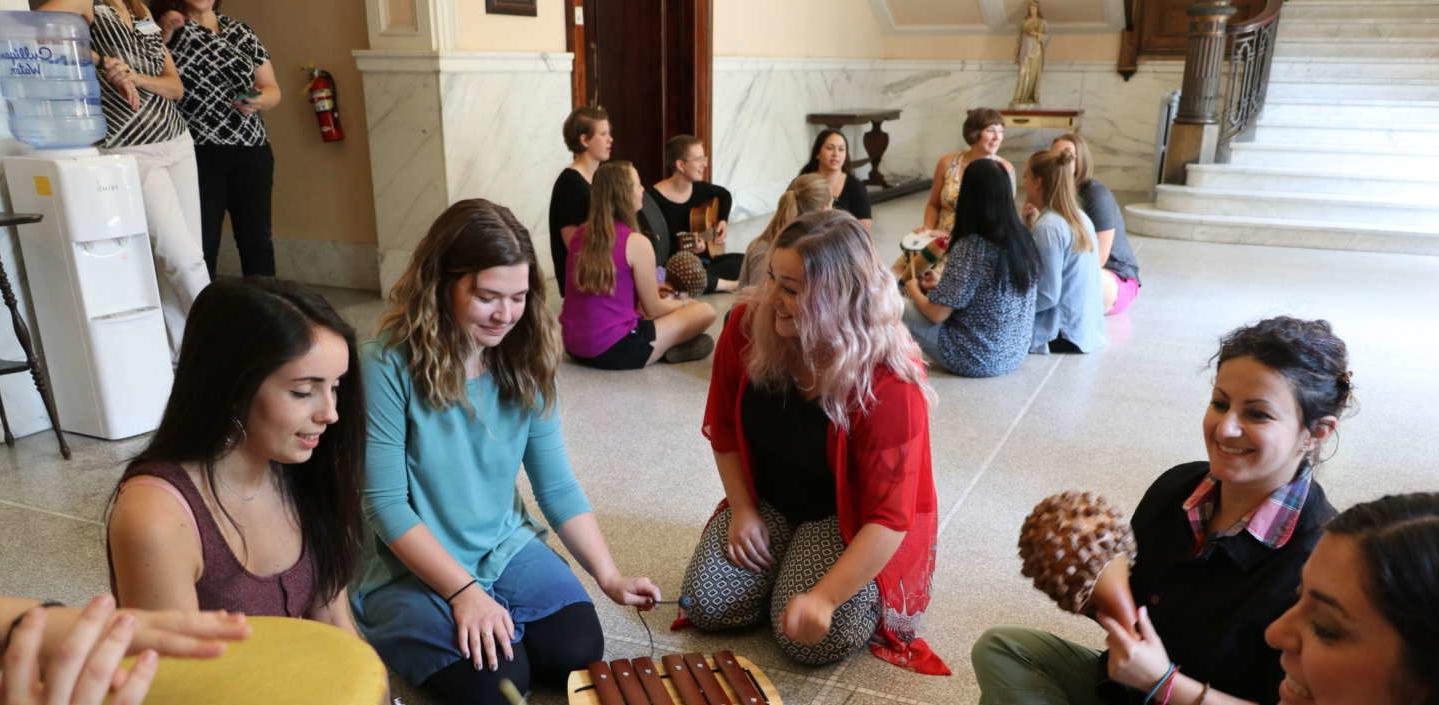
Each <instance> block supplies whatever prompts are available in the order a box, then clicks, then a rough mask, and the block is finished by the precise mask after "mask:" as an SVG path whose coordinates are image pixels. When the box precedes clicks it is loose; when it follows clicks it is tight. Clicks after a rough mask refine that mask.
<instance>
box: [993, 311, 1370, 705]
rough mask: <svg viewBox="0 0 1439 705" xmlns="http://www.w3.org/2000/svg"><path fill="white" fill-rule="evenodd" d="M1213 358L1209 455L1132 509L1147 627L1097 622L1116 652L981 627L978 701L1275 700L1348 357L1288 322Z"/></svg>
mask: <svg viewBox="0 0 1439 705" xmlns="http://www.w3.org/2000/svg"><path fill="white" fill-rule="evenodd" d="M1215 360H1216V361H1217V363H1216V368H1215V373H1214V388H1213V390H1212V391H1211V393H1210V399H1209V405H1208V410H1207V411H1206V412H1205V414H1204V418H1203V422H1202V424H1201V430H1202V432H1203V436H1204V447H1205V450H1206V451H1207V455H1208V461H1207V462H1192V463H1184V464H1182V465H1177V466H1175V467H1173V468H1170V469H1169V470H1167V471H1165V472H1164V474H1162V475H1160V476H1159V478H1158V479H1157V480H1155V481H1154V483H1153V484H1152V485H1150V486H1149V489H1148V490H1147V491H1146V492H1145V493H1144V498H1143V499H1142V500H1140V502H1139V506H1138V507H1137V508H1135V510H1134V514H1133V516H1132V518H1131V520H1130V524H1131V525H1132V526H1133V529H1134V537H1135V539H1136V541H1137V543H1138V556H1137V558H1136V560H1135V562H1134V567H1133V569H1132V571H1131V573H1130V577H1129V588H1130V590H1131V591H1132V593H1133V598H1134V604H1136V605H1140V606H1141V607H1140V610H1139V616H1138V624H1137V625H1128V624H1120V623H1119V622H1116V621H1115V620H1113V619H1111V618H1109V617H1104V616H1101V617H1099V621H1100V623H1101V625H1103V626H1104V628H1105V630H1106V631H1107V632H1108V635H1109V637H1108V643H1109V650H1108V651H1107V652H1100V651H1097V650H1095V649H1092V648H1089V647H1087V646H1083V645H1080V644H1075V643H1072V642H1069V641H1066V640H1064V639H1061V638H1059V637H1057V636H1054V635H1053V634H1049V633H1047V632H1042V631H1038V630H1033V629H1024V628H1020V627H996V628H993V629H990V630H989V631H986V632H985V633H984V635H983V636H981V637H980V638H979V640H978V641H977V642H976V643H975V645H974V649H973V653H972V659H973V664H974V672H975V676H976V677H977V678H978V680H979V688H980V691H981V696H980V703H981V705H1024V704H1035V703H1045V704H1049V705H1065V704H1068V705H1080V704H1084V705H1091V704H1093V705H1099V704H1105V705H1139V704H1140V703H1162V702H1164V701H1166V700H1167V701H1168V702H1170V703H1181V704H1184V705H1187V704H1188V703H1201V704H1202V705H1237V704H1239V703H1263V704H1266V705H1268V704H1271V703H1274V702H1275V701H1276V699H1277V698H1278V688H1279V683H1280V681H1281V680H1282V679H1283V676H1284V673H1283V671H1281V670H1280V666H1279V657H1278V654H1277V653H1275V651H1274V650H1273V649H1271V648H1270V647H1269V646H1268V645H1266V644H1265V637H1264V630H1265V627H1266V626H1268V625H1269V623H1270V622H1273V621H1274V620H1275V619H1276V618H1278V617H1279V616H1280V615H1281V614H1283V613H1284V611H1285V610H1287V609H1289V607H1290V605H1292V604H1294V597H1295V594H1296V589H1297V588H1298V587H1299V577H1300V570H1301V568H1302V566H1303V565H1304V562H1305V561H1306V560H1307V559H1308V558H1309V554H1310V552H1312V551H1313V550H1314V547H1315V544H1316V543H1317V542H1318V541H1319V536H1320V533H1321V532H1322V531H1323V527H1324V524H1325V522H1327V521H1329V519H1330V518H1331V517H1333V516H1334V508H1333V507H1331V506H1330V504H1329V501H1328V500H1327V499H1326V498H1325V495H1324V490H1323V488H1321V487H1320V485H1319V481H1318V480H1317V479H1316V478H1315V466H1316V465H1317V464H1318V461H1319V457H1320V451H1321V449H1322V448H1323V446H1324V442H1325V441H1326V440H1328V439H1329V438H1330V437H1331V436H1333V435H1334V433H1335V430H1336V428H1337V427H1338V423H1339V416H1341V415H1342V414H1343V413H1344V410H1345V409H1346V408H1348V406H1349V404H1350V375H1349V372H1348V354H1347V352H1346V348H1345V345H1344V341H1342V340H1340V339H1339V338H1337V337H1335V335H1334V333H1333V332H1332V331H1331V330H1330V328H1329V324H1328V323H1326V322H1324V321H1303V320H1297V319H1293V318H1284V317H1281V318H1273V319H1269V320H1266V321H1261V322H1259V323H1257V324H1255V325H1252V326H1246V327H1244V328H1240V329H1238V330H1235V331H1233V332H1231V333H1229V334H1228V335H1226V336H1225V337H1224V339H1223V341H1222V342H1221V343H1220V346H1219V352H1218V353H1217V354H1216V355H1215ZM1146 694H1148V695H1149V697H1146ZM1285 702H1288V703H1297V702H1301V701H1299V700H1297V699H1286V701H1285Z"/></svg>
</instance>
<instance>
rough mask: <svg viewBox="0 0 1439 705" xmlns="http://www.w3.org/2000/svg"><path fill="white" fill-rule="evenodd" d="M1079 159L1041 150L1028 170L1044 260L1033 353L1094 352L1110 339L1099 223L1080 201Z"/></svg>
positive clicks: (1028, 205)
mask: <svg viewBox="0 0 1439 705" xmlns="http://www.w3.org/2000/svg"><path fill="white" fill-rule="evenodd" d="M1073 162H1074V155H1071V154H1068V153H1065V152H1035V153H1034V156H1032V157H1030V158H1029V165H1028V166H1027V167H1026V168H1025V172H1024V193H1025V207H1024V210H1025V213H1026V214H1027V215H1028V216H1029V219H1030V223H1029V230H1030V232H1031V233H1032V234H1033V235H1034V244H1035V245H1036V246H1037V247H1038V248H1039V255H1040V260H1041V262H1042V263H1043V265H1042V266H1041V267H1040V274H1039V291H1038V295H1037V300H1036V302H1035V306H1034V336H1033V339H1032V341H1031V342H1030V347H1029V351H1030V352H1032V353H1049V352H1080V353H1089V352H1094V351H1096V350H1099V349H1101V348H1103V347H1104V346H1105V345H1106V344H1108V342H1109V341H1108V339H1107V338H1106V337H1105V335H1104V302H1103V301H1102V294H1101V290H1102V287H1101V286H1100V282H1099V276H1100V274H1099V257H1098V255H1097V253H1096V251H1095V242H1094V224H1093V223H1091V222H1089V216H1087V215H1085V214H1084V211H1083V210H1082V209H1081V208H1080V206H1079V200H1078V197H1077V196H1076V194H1075V190H1074V167H1073Z"/></svg>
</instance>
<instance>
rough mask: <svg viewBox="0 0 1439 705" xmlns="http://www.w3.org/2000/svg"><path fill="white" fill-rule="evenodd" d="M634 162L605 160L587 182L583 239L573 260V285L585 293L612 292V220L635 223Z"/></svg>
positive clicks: (613, 222) (631, 226)
mask: <svg viewBox="0 0 1439 705" xmlns="http://www.w3.org/2000/svg"><path fill="white" fill-rule="evenodd" d="M633 169H634V165H632V164H630V163H629V162H627V161H624V160H619V159H617V160H614V161H609V162H605V163H604V164H601V165H600V168H599V169H596V170H595V179H594V182H593V183H592V184H590V216H589V219H588V220H586V221H585V241H584V244H583V245H581V246H580V256H579V258H578V259H576V261H575V285H576V286H578V287H579V290H580V291H583V292H585V293H586V294H603V295H605V296H609V295H610V294H613V293H615V257H614V249H615V222H616V221H618V222H621V223H624V224H625V225H626V226H628V227H629V229H630V230H638V229H639V225H637V224H635V212H634V211H635V209H634V203H633V202H632V201H631V200H630V199H631V198H633V196H632V195H631V194H632V192H633V190H634V177H633V176H632V174H633Z"/></svg>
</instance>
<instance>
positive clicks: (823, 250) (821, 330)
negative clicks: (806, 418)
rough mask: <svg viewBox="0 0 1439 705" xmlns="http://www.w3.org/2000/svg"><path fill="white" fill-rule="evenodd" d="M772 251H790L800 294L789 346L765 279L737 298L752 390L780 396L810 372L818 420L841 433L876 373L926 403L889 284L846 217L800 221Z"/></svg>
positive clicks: (900, 305)
mask: <svg viewBox="0 0 1439 705" xmlns="http://www.w3.org/2000/svg"><path fill="white" fill-rule="evenodd" d="M774 248H775V250H776V251H778V250H793V251H794V252H796V253H798V254H799V256H800V259H801V260H802V261H803V262H804V274H805V286H804V289H803V290H802V291H801V292H800V293H799V296H798V299H797V302H796V306H797V308H798V309H799V311H798V312H797V313H796V315H795V317H794V325H795V328H796V329H797V330H798V332H799V338H798V344H796V341H795V340H794V339H791V338H784V337H781V336H780V335H779V333H777V332H776V331H775V327H774V319H775V307H774V303H773V296H774V293H773V292H774V287H775V286H776V284H775V282H774V280H773V279H772V278H771V279H769V280H767V281H766V282H765V284H764V285H763V286H759V287H754V288H753V289H747V290H745V293H743V294H741V296H742V298H744V300H746V301H748V302H749V306H748V307H747V309H746V311H745V319H744V321H743V323H744V325H745V326H746V327H747V328H748V331H749V348H748V350H747V359H746V361H745V366H746V369H747V371H748V372H749V377H750V379H751V380H752V381H753V382H754V383H755V384H757V385H760V386H762V387H765V388H769V389H777V388H783V387H785V386H786V385H788V384H790V380H791V379H792V376H793V375H794V374H795V372H796V371H800V370H808V371H809V372H811V373H813V375H814V383H815V393H816V394H817V395H818V396H817V399H818V401H819V404H820V406H821V408H823V409H824V412H825V415H826V416H827V417H829V420H830V422H831V423H833V424H835V425H836V426H838V427H839V428H842V429H848V428H849V417H850V414H851V412H854V411H858V412H859V413H866V412H868V411H869V409H870V408H871V407H872V405H873V403H874V400H875V395H874V378H875V375H876V373H877V372H878V371H879V369H880V368H881V367H888V368H889V369H890V370H892V371H893V372H894V374H895V375H897V376H898V377H899V378H900V379H902V380H904V381H906V382H910V383H912V384H917V385H919V386H920V387H921V388H922V389H923V391H924V394H925V397H926V398H927V399H929V400H930V402H931V403H933V401H934V390H933V389H931V388H930V386H929V382H928V380H927V379H926V377H925V373H924V366H923V365H922V364H921V363H920V358H919V349H918V348H917V347H916V346H915V343H914V339H913V338H912V337H910V334H909V331H908V330H907V329H905V327H904V323H903V322H902V320H901V319H902V317H903V315H904V301H903V300H902V299H901V298H900V293H899V287H898V286H897V285H896V284H895V279H894V274H892V273H891V272H890V271H889V267H887V266H885V264H884V263H883V262H881V261H880V259H879V254H878V253H877V252H875V250H874V243H873V241H872V240H871V239H870V237H869V233H868V232H866V231H865V229H864V226H862V225H860V224H859V221H857V220H855V219H854V216H852V215H850V214H848V213H845V212H843V211H834V210H830V211H819V212H813V213H806V214H804V215H802V216H800V217H799V218H798V219H797V220H795V221H794V222H793V223H791V224H790V225H789V226H788V227H786V228H785V229H784V230H783V231H782V232H781V233H780V234H779V237H777V238H775V242H774Z"/></svg>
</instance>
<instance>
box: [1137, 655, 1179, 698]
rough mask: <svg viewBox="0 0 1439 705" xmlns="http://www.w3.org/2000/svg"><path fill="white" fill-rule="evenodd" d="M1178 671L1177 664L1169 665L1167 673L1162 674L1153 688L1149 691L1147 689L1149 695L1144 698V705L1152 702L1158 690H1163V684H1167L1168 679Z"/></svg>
mask: <svg viewBox="0 0 1439 705" xmlns="http://www.w3.org/2000/svg"><path fill="white" fill-rule="evenodd" d="M1178 670H1179V664H1175V663H1171V664H1169V670H1167V671H1165V672H1164V676H1162V677H1161V678H1160V679H1159V680H1158V681H1157V682H1156V683H1155V684H1154V687H1153V688H1150V689H1149V694H1148V695H1145V696H1144V705H1149V703H1150V702H1152V701H1153V700H1154V696H1155V695H1157V694H1159V689H1160V688H1163V687H1164V684H1165V683H1166V682H1168V681H1169V679H1170V677H1172V676H1173V675H1174V672H1175V671H1178Z"/></svg>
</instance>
